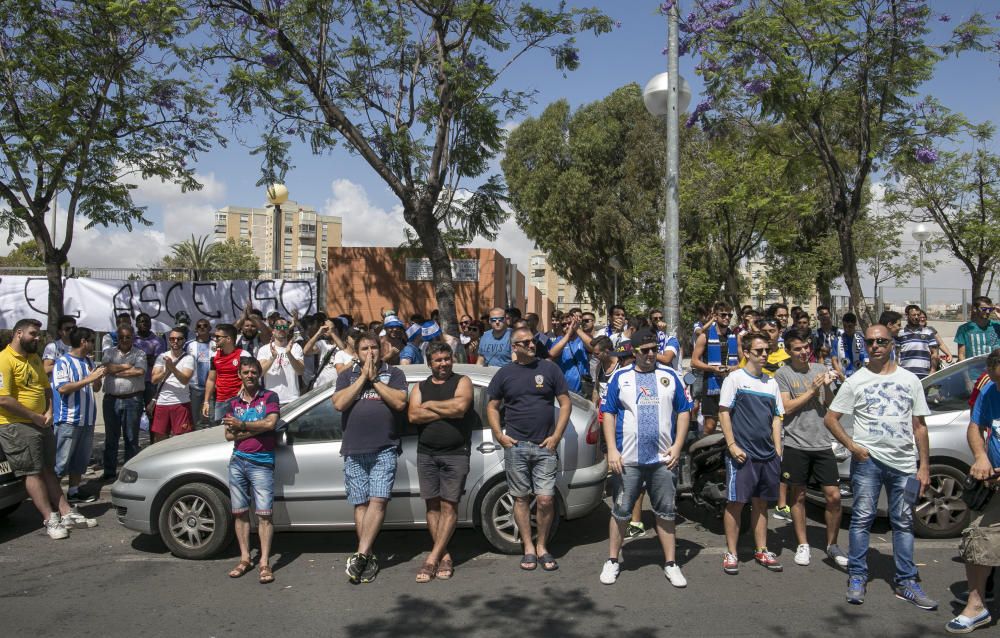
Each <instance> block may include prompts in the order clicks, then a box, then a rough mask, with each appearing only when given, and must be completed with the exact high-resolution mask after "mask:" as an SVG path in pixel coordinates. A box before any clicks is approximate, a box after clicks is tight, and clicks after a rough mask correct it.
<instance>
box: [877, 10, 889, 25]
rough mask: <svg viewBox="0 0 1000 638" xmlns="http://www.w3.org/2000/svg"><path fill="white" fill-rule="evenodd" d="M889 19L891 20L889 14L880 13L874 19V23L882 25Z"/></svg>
mask: <svg viewBox="0 0 1000 638" xmlns="http://www.w3.org/2000/svg"><path fill="white" fill-rule="evenodd" d="M891 19H892V16H891V15H890V14H888V13H880V14H878V17H876V18H875V22H877V23H879V24H883V25H884V24H885V23H886V22H888V21H889V20H891Z"/></svg>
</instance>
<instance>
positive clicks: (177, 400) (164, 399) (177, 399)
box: [153, 352, 194, 405]
mask: <svg viewBox="0 0 1000 638" xmlns="http://www.w3.org/2000/svg"><path fill="white" fill-rule="evenodd" d="M167 355H170V353H169V352H164V353H161V354H160V355H158V356H157V357H156V363H154V364H153V370H154V371H155V370H157V369H164V368H166V367H167V366H166V364H164V363H163V358H164V357H166V356H167ZM170 358H171V359H172V358H173V355H170ZM175 367H176V368H177V369H178V370H180V371H181V372H194V357H192V356H191V355H188V354H181V358H180V360H179V361H177V364H176V366H175ZM188 382H189V383H190V380H189V381H188ZM190 402H191V393H190V392H189V391H188V387H187V383H181V382H180V380H179V379H178V378H177V377H176V376H175V375H173V374H168V376H167V379H166V380H165V381H164V382H163V387H162V388H161V389H160V395H159V396H158V397H156V405H180V404H182V403H190Z"/></svg>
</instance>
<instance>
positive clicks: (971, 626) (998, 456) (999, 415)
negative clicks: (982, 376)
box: [945, 349, 1000, 634]
mask: <svg viewBox="0 0 1000 638" xmlns="http://www.w3.org/2000/svg"><path fill="white" fill-rule="evenodd" d="M986 372H987V374H989V377H990V383H988V384H987V385H986V386H985V387H984V388H983V390H982V392H980V394H979V397H978V398H977V399H976V404H975V407H973V409H972V419H971V421H970V422H969V427H968V430H967V431H966V438H967V440H968V442H969V447H970V448H971V449H972V456H973V458H974V459H975V461H974V462H973V464H972V467H971V468H969V476H971V477H972V478H974V479H976V480H978V481H990V482H991V484H992V485H994V486H995V485H996V481H997V479H998V478H1000V388H998V386H997V383H1000V349H998V350H993V351H992V352H991V353H990V355H989V356H988V357H987V358H986ZM984 437H985V438H984ZM960 553H961V556H962V560H963V561H964V562H965V575H966V580H967V581H968V583H969V593H968V598H967V599H966V601H965V607H964V608H963V609H962V611H961V613H959V615H958V616H956V617H955V618H953V619H952V620H951V621H950V622H949V623H948V624H947V625H945V629H946V630H948V632H949V633H953V634H967V633H970V632H972V631H975V630H976V629H977V628H979V627H986V626H987V625H989V624H990V623H992V622H993V618H992V617H991V616H990V612H989V610H988V609H987V608H986V589H987V587H986V582H987V579H988V578H989V576H990V572H991V571H993V570H994V569H995V568H996V567H1000V497H998V496H997V495H996V494H993V496H992V498H990V500H989V502H988V503H987V504H986V507H984V508H983V510H982V511H980V512H976V513H975V519H974V520H973V521H972V523H971V524H970V525H969V527H967V528H966V529H965V531H964V532H962V543H961V545H960Z"/></svg>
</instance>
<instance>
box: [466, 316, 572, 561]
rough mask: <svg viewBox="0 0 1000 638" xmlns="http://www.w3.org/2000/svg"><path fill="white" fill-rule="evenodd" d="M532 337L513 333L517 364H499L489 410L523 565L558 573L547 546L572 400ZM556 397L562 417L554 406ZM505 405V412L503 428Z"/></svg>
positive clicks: (490, 391) (522, 331)
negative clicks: (534, 524) (532, 507)
mask: <svg viewBox="0 0 1000 638" xmlns="http://www.w3.org/2000/svg"><path fill="white" fill-rule="evenodd" d="M490 314H491V315H492V314H493V313H492V312H491V313H490ZM534 337H535V336H534V335H533V334H532V332H531V330H529V329H528V328H521V329H519V330H516V331H514V334H513V335H512V337H511V344H512V345H513V347H514V357H515V358H514V362H513V363H511V364H510V365H507V366H504V367H503V368H501V369H500V370H499V371H498V372H497V373H496V374H495V375H493V379H491V380H490V385H489V386H488V387H487V389H486V395H487V396H488V397H489V404H488V405H487V409H486V414H487V418H488V419H489V423H490V429H491V430H493V438H494V440H495V441H497V442H498V443H499V444H500V445H502V446H503V447H504V450H505V451H504V467H505V470H506V473H507V485H508V486H509V491H510V495H511V496H513V497H514V520H515V521H516V522H517V527H518V530H519V531H520V534H521V542H522V544H523V546H524V547H523V549H524V555H523V556H522V558H521V569H524V570H528V571H530V570H533V569H535V568H536V567H537V566H538V563H539V562H541V564H542V569H544V570H545V571H555V570H556V569H559V565H558V564H557V563H556V559H555V558H553V556H552V554H550V553H549V552H548V550H547V545H548V540H549V530H550V529H551V528H552V519H553V517H554V516H555V493H556V469H557V465H558V458H557V449H558V447H559V441H560V440H561V439H562V436H563V433H564V432H565V431H566V426H567V424H568V423H569V417H570V412H571V411H572V409H573V404H572V403H571V402H570V398H569V388H568V387H567V386H566V378H565V377H564V376H563V373H562V371H561V370H560V369H559V366H557V365H556V364H554V363H552V362H551V361H548V360H545V359H538V358H536V357H535V338H534ZM556 400H558V401H559V418H558V420H556V419H555V414H554V411H553V409H552V405H553V402H555V401H556ZM501 406H502V407H503V408H504V410H505V413H504V422H503V424H502V425H503V430H502V431H501V423H500V408H501ZM532 494H534V496H535V503H536V508H537V511H536V517H537V521H538V538H537V539H532V537H531V534H532V530H531V511H530V504H531V496H532Z"/></svg>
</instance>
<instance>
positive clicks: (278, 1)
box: [271, 0, 285, 10]
mask: <svg viewBox="0 0 1000 638" xmlns="http://www.w3.org/2000/svg"><path fill="white" fill-rule="evenodd" d="M271 4H273V5H274V8H275V9H277V10H280V9H281V7H283V6H285V0H272V1H271Z"/></svg>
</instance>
